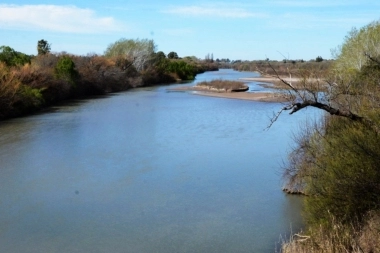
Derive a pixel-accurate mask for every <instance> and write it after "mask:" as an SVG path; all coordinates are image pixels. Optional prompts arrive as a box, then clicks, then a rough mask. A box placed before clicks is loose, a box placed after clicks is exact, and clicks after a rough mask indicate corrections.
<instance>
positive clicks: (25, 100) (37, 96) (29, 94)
mask: <svg viewBox="0 0 380 253" xmlns="http://www.w3.org/2000/svg"><path fill="white" fill-rule="evenodd" d="M43 90H44V89H36V88H32V87H30V86H26V85H23V86H22V87H21V89H20V91H19V92H20V103H22V107H23V108H25V109H24V111H25V110H33V109H37V108H40V107H41V106H42V105H43V103H44V97H43V95H42V91H43Z"/></svg>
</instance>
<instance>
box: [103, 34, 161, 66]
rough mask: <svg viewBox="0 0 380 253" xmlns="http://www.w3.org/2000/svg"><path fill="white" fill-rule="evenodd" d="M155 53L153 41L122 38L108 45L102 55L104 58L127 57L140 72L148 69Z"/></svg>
mask: <svg viewBox="0 0 380 253" xmlns="http://www.w3.org/2000/svg"><path fill="white" fill-rule="evenodd" d="M155 51H156V45H155V44H154V41H153V40H148V39H142V40H140V39H135V40H134V39H125V38H122V39H120V40H118V41H116V42H115V43H112V44H110V45H109V46H108V47H107V49H106V51H105V52H104V55H105V56H106V57H121V56H123V57H127V58H128V59H130V60H131V61H133V65H134V66H135V68H136V69H137V70H138V71H141V70H144V69H146V68H148V67H149V63H150V62H151V60H152V56H153V55H154V52H155Z"/></svg>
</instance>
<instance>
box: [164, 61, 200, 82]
mask: <svg viewBox="0 0 380 253" xmlns="http://www.w3.org/2000/svg"><path fill="white" fill-rule="evenodd" d="M166 71H167V72H170V73H175V74H176V75H177V76H178V77H179V78H180V79H181V80H193V79H194V78H195V74H196V73H195V70H194V67H193V66H192V65H190V64H188V63H186V62H185V61H169V62H168V65H167V66H166Z"/></svg>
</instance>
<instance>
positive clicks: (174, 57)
mask: <svg viewBox="0 0 380 253" xmlns="http://www.w3.org/2000/svg"><path fill="white" fill-rule="evenodd" d="M168 58H169V59H178V54H177V53H176V52H173V51H172V52H170V53H168Z"/></svg>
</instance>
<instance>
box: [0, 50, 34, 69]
mask: <svg viewBox="0 0 380 253" xmlns="http://www.w3.org/2000/svg"><path fill="white" fill-rule="evenodd" d="M31 58H32V57H31V56H29V55H26V54H23V53H20V52H17V51H15V50H14V49H13V48H11V47H9V46H1V47H0V61H1V62H4V63H5V64H6V65H7V66H17V65H24V64H26V63H30V61H31Z"/></svg>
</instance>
